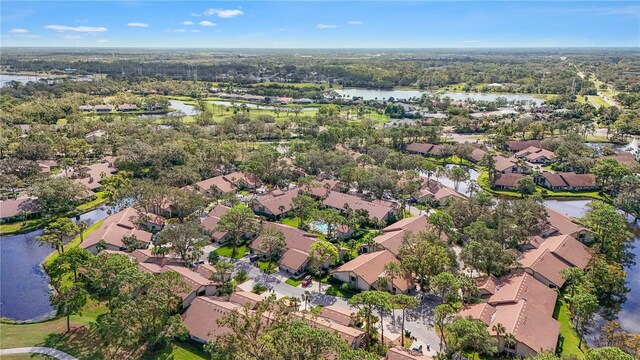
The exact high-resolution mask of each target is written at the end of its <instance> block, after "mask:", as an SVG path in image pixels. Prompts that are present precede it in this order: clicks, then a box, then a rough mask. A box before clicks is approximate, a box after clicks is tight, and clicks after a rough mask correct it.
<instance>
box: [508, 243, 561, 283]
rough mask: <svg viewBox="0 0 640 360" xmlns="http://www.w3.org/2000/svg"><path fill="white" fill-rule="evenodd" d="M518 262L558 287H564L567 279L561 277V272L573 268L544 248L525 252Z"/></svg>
mask: <svg viewBox="0 0 640 360" xmlns="http://www.w3.org/2000/svg"><path fill="white" fill-rule="evenodd" d="M518 261H519V262H520V264H521V265H522V267H523V268H525V269H527V268H529V269H531V270H533V271H535V272H536V273H539V274H540V275H542V276H544V277H545V279H547V280H549V281H550V282H551V283H553V284H554V285H556V286H557V287H562V285H564V282H565V279H564V278H563V277H562V276H561V275H560V271H561V270H563V269H568V268H570V267H571V266H570V265H568V264H567V263H565V262H564V261H562V260H561V259H560V258H558V257H557V256H555V255H553V254H552V253H551V251H550V250H549V249H545V248H542V247H541V248H538V249H533V250H529V251H525V252H523V253H522V256H521V257H520V258H519V259H518Z"/></svg>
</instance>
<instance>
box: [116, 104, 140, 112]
mask: <svg viewBox="0 0 640 360" xmlns="http://www.w3.org/2000/svg"><path fill="white" fill-rule="evenodd" d="M136 110H138V105H136V104H121V105H118V111H124V112H126V111H136Z"/></svg>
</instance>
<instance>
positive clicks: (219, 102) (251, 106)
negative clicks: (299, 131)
mask: <svg viewBox="0 0 640 360" xmlns="http://www.w3.org/2000/svg"><path fill="white" fill-rule="evenodd" d="M207 102H208V103H210V104H215V105H222V106H238V107H240V106H241V105H245V106H246V107H248V108H249V109H263V110H273V109H275V107H273V106H271V105H261V104H252V103H245V102H233V101H226V100H209V101H207ZM315 109H316V108H314V107H303V108H302V111H313V110H315Z"/></svg>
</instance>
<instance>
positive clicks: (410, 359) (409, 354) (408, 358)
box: [384, 346, 433, 360]
mask: <svg viewBox="0 0 640 360" xmlns="http://www.w3.org/2000/svg"><path fill="white" fill-rule="evenodd" d="M384 360H433V357H431V356H428V355H423V354H422V353H420V352H417V351H415V350H411V349H407V348H403V347H402V346H395V347H392V348H390V349H389V350H387V354H386V356H385V357H384Z"/></svg>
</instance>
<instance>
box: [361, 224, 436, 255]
mask: <svg viewBox="0 0 640 360" xmlns="http://www.w3.org/2000/svg"><path fill="white" fill-rule="evenodd" d="M430 228H432V226H431V224H429V218H428V214H423V215H420V216H414V217H409V218H404V219H402V220H400V221H398V222H395V223H393V224H391V225H389V226H387V227H386V228H384V229H382V234H381V235H378V236H376V237H375V238H374V239H373V240H374V245H373V246H367V245H363V246H361V250H362V251H363V252H365V253H367V252H374V251H380V250H388V251H390V252H391V253H392V254H393V255H395V256H398V254H399V252H400V245H401V244H402V239H403V238H404V236H405V234H406V233H413V234H417V233H419V232H420V231H423V230H426V229H430ZM441 237H442V239H443V240H445V241H446V240H447V235H446V234H442V235H441Z"/></svg>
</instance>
